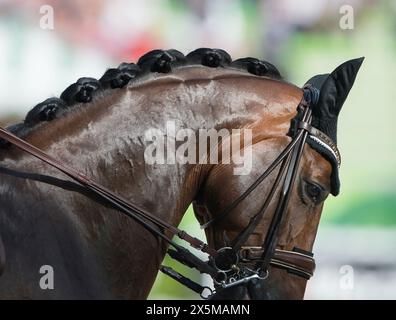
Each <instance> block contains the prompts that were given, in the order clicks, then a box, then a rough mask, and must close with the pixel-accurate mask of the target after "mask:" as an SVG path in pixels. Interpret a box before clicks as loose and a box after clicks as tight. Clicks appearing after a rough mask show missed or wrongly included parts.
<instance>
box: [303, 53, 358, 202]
mask: <svg viewBox="0 0 396 320" xmlns="http://www.w3.org/2000/svg"><path fill="white" fill-rule="evenodd" d="M363 60H364V58H358V59H353V60H349V61H347V62H344V63H343V64H341V65H340V66H339V67H337V68H336V69H335V70H334V71H333V72H332V73H330V74H321V75H317V76H314V77H313V78H311V79H310V80H308V81H307V83H306V84H310V85H312V86H313V87H315V88H317V89H319V91H320V95H319V100H318V102H317V104H316V105H315V106H312V122H311V124H312V126H314V127H315V128H317V129H319V130H320V131H322V132H323V133H325V134H326V135H327V136H329V137H330V138H331V139H332V140H333V142H334V143H337V120H338V115H339V113H340V111H341V108H342V105H343V104H344V102H345V100H346V98H347V96H348V93H349V91H350V90H351V88H352V86H353V83H354V82H355V78H356V75H357V73H358V71H359V68H360V66H361V65H362V62H363ZM307 141H308V144H309V145H310V146H311V147H312V148H313V149H315V150H316V151H318V152H319V153H320V154H322V155H323V156H324V157H325V158H327V159H328V160H329V161H330V163H331V164H332V168H333V170H332V173H331V193H332V194H333V195H337V194H338V193H339V189H340V181H339V176H338V174H339V173H338V163H337V161H336V159H334V156H332V155H331V154H330V153H328V150H327V149H326V148H324V147H323V146H322V145H320V144H318V143H317V142H316V141H315V140H313V139H311V138H308V140H307Z"/></svg>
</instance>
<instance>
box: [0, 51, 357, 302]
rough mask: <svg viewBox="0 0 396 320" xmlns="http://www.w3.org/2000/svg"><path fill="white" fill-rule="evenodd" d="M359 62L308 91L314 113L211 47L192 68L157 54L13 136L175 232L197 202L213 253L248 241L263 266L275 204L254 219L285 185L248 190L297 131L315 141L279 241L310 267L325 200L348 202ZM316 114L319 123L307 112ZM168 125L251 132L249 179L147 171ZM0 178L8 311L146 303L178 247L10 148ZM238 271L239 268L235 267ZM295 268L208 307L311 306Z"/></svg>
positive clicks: (222, 167) (197, 169)
mask: <svg viewBox="0 0 396 320" xmlns="http://www.w3.org/2000/svg"><path fill="white" fill-rule="evenodd" d="M362 60H363V59H362V58H360V59H354V60H350V61H347V62H345V63H343V64H342V65H340V66H339V67H338V68H336V69H335V70H334V71H333V72H332V73H330V74H323V75H318V76H315V77H313V78H312V79H310V80H309V81H308V84H309V86H311V93H312V92H313V93H312V96H315V99H314V100H315V101H314V103H311V106H312V108H308V107H307V104H306V103H305V102H306V101H305V100H306V99H304V97H305V94H304V93H305V91H304V90H302V89H301V88H299V87H297V86H295V85H293V84H291V83H288V82H286V81H284V80H283V79H282V78H281V76H280V74H279V72H278V70H277V69H276V68H275V67H274V66H273V65H272V64H270V63H268V62H266V61H261V60H258V59H254V58H243V59H238V60H234V61H233V60H232V59H231V57H230V56H229V54H228V53H226V52H225V51H223V50H220V49H208V48H201V49H197V50H195V51H193V52H191V53H189V54H188V55H187V56H184V55H183V54H182V53H180V52H179V51H176V50H154V51H151V52H149V53H147V54H145V55H144V56H143V57H141V58H140V59H139V61H138V62H137V64H133V63H122V64H121V65H120V66H119V67H118V68H114V69H109V70H107V71H106V73H105V74H104V75H103V76H102V77H101V78H100V79H99V80H96V79H93V78H81V79H79V80H78V81H77V82H76V83H75V84H72V85H71V86H69V87H68V88H67V89H66V90H65V91H64V92H63V93H62V94H61V95H60V98H49V99H47V100H45V101H44V102H42V103H40V104H38V105H37V106H36V107H34V108H33V109H32V110H31V111H30V112H29V113H28V114H27V116H26V118H25V120H24V121H23V122H21V123H18V124H16V125H13V126H10V127H9V128H7V129H8V131H10V132H12V133H13V134H15V135H16V136H18V137H20V138H23V139H24V140H25V141H26V142H28V143H29V144H31V145H33V146H36V147H38V148H39V149H40V150H42V151H44V152H46V153H47V154H50V155H52V156H54V157H55V158H57V159H58V160H59V161H61V162H62V163H65V164H67V165H69V166H71V167H74V168H75V169H77V170H78V171H79V172H82V173H83V174H85V175H86V176H88V177H90V178H92V179H93V180H94V181H96V182H97V183H100V184H101V185H104V186H106V188H108V189H109V190H112V191H113V192H114V193H115V194H118V195H120V196H122V197H124V198H125V199H128V200H130V201H131V202H132V203H134V204H136V205H137V206H139V207H140V208H144V210H147V211H148V212H150V213H152V214H153V215H154V216H155V217H157V218H158V219H161V221H166V222H167V223H169V224H171V225H172V226H175V227H176V226H178V224H179V223H180V221H181V219H182V217H183V215H184V213H185V212H186V210H187V208H188V206H189V205H190V204H191V203H192V204H193V207H194V212H195V215H196V217H197V219H198V221H199V222H200V223H201V224H202V225H204V226H205V232H206V237H207V240H208V245H209V246H210V247H211V248H214V249H215V250H218V249H220V250H222V249H224V248H226V249H227V248H229V247H232V246H233V245H236V244H235V243H236V242H237V243H239V247H240V248H248V249H252V250H250V251H249V252H248V253H253V254H254V250H253V248H257V247H258V248H261V244H262V243H263V241H264V240H265V239H266V236H267V235H268V233H270V231H271V230H272V229H273V226H272V224H273V219H274V217H275V216H276V214H277V199H278V197H273V198H270V201H266V202H268V203H266V210H265V214H260V215H258V214H256V215H255V213H256V212H260V208H261V207H262V206H263V203H264V202H265V199H266V196H267V195H268V194H270V193H272V194H273V195H274V194H275V195H278V194H281V193H282V190H281V188H282V184H280V183H278V184H277V182H279V181H277V180H278V178H277V177H279V176H280V178H282V177H283V176H282V174H280V171H281V170H282V166H281V168H279V170H278V169H275V170H273V171H272V172H271V173H270V174H268V176H267V177H266V180H265V183H259V184H257V185H256V186H255V187H254V188H253V189H251V190H249V188H250V186H251V185H252V184H254V182H255V181H257V178H258V177H260V175H261V174H262V172H264V171H265V170H266V168H268V167H270V166H271V164H273V162H274V159H276V158H277V157H278V155H279V154H281V153H282V150H284V149H285V148H287V146H288V145H289V144H290V141H293V130H294V131H296V130H297V131H298V130H301V132H303V131H304V130H305V131H304V132H306V131H307V133H306V140H304V141H306V142H307V143H306V144H304V141H302V143H301V148H300V156H301V159H300V161H299V164H298V162H296V163H297V165H296V166H295V170H294V171H291V173H292V174H293V175H294V176H295V182H294V184H293V183H291V184H290V185H289V189H290V191H289V192H288V201H286V205H285V207H284V208H283V211H284V217H283V218H282V219H281V220H280V221H278V224H277V225H276V227H278V229H279V231H278V232H277V234H278V236H276V237H275V238H274V239H276V241H275V240H274V241H272V242H271V245H272V244H275V246H274V248H273V249H274V250H277V251H276V252H277V253H279V254H280V253H282V252H283V253H288V252H295V253H296V255H301V257H303V258H304V259H305V258H307V257H308V256H309V255H310V251H312V247H313V243H314V240H315V236H316V231H317V227H318V224H319V219H320V215H321V212H322V208H323V203H324V200H325V199H326V197H327V196H328V194H329V193H332V194H333V195H337V194H338V192H339V178H338V165H339V160H340V159H339V154H338V151H337V149H336V141H337V140H336V129H337V118H338V114H339V112H340V110H341V107H342V105H343V103H344V101H345V99H346V97H347V95H348V93H349V90H350V89H351V87H352V85H353V83H354V80H355V77H356V74H357V72H358V70H359V67H360V65H361V63H362ZM313 89H315V90H316V91H315V90H313ZM315 94H316V95H315ZM308 109H310V110H309V112H312V115H311V116H309V115H306V114H305V113H304V114H303V113H302V111H303V110H308ZM311 109H312V110H311ZM307 112H308V111H307ZM304 119H305V120H304ZM307 119H310V120H309V121H308V120H307ZM168 121H173V122H176V123H177V124H178V125H179V126H180V127H181V128H189V130H192V132H194V133H195V134H197V133H198V131H199V130H200V129H216V130H221V129H227V130H232V129H246V128H248V129H250V130H251V132H252V137H253V139H252V142H251V144H250V147H251V150H252V159H251V160H252V168H251V171H250V172H249V173H248V174H245V175H235V174H234V171H233V170H234V169H235V166H236V165H235V164H233V163H229V164H225V163H222V162H221V161H220V162H219V163H215V164H213V163H196V164H194V163H172V164H158V163H157V164H155V163H154V164H148V163H147V162H146V161H145V157H144V152H145V149H146V148H147V145H148V142H147V141H146V140H145V139H144V136H145V133H146V132H147V130H150V129H153V128H155V129H160V130H163V131H165V126H166V123H167V122H168ZM293 124H294V125H293ZM315 130H316V131H315ZM308 131H309V132H308ZM315 132H319V133H321V134H320V135H319V138H320V137H323V138H326V139H327V140H326V139H319V138H318V135H316V134H315ZM300 136H303V133H301V134H300ZM167 138H169V137H167ZM242 147H243V148H247V145H244V146H242ZM296 154H297V153H296ZM293 155H294V153H293V154H290V157H289V156H287V158H293ZM285 159H286V158H285ZM290 161H292V160H290ZM286 171H287V170H286ZM277 172H278V175H277ZM287 172H288V171H287ZM285 175H286V178H285V179H286V180H287V175H288V174H287V173H286V174H285ZM0 177H1V180H0V194H1V197H0V238H1V241H0V257H1V259H0V264H2V265H3V267H4V266H5V268H4V273H3V275H2V276H1V277H0V298H1V299H21V298H22V299H145V298H147V296H148V294H149V292H150V290H151V287H152V285H153V283H154V280H155V278H156V275H157V273H158V270H159V268H160V265H161V263H162V261H163V259H164V256H165V254H166V251H167V249H168V243H167V242H166V241H164V239H163V238H161V237H158V236H155V235H154V236H153V233H152V232H150V230H148V228H145V227H144V226H142V225H141V224H139V223H138V222H137V221H135V220H134V219H129V218H128V217H126V216H125V215H122V214H121V213H120V212H119V211H118V210H116V209H115V208H114V207H112V206H109V205H108V204H106V203H103V201H100V199H99V200H98V199H97V198H96V197H95V194H92V193H90V192H89V191H87V190H86V189H85V188H83V187H81V186H80V185H78V184H76V183H74V182H73V181H71V180H70V179H68V178H66V177H65V175H63V174H62V173H60V172H59V171H58V170H56V169H55V168H53V167H51V166H48V165H44V164H43V162H42V161H40V160H39V159H37V158H34V157H32V156H31V155H29V154H27V153H25V152H22V151H21V150H20V149H18V148H16V147H15V146H12V145H10V143H9V142H7V141H4V140H2V141H1V147H0ZM293 181H294V180H293ZM274 185H275V186H276V187H274V188H272V189H271V187H272V186H274ZM283 186H285V184H283ZM246 190H249V191H250V192H249V193H248V194H246ZM242 195H243V199H242V198H241V201H239V202H238V203H237V204H236V205H235V206H234V207H233V208H231V210H228V211H227V210H226V209H227V208H229V204H230V203H232V202H233V201H234V200H235V199H238V197H241V196H242ZM279 197H281V195H280V196H279ZM220 213H222V214H220ZM224 213H226V214H224ZM252 220H254V227H252V223H251V221H252ZM247 229H248V230H249V232H248V233H246V232H244V230H247ZM164 233H165V234H166V232H164ZM241 234H243V236H242V238H243V241H241V236H240V235H241ZM3 247H4V249H3ZM219 252H220V251H219ZM274 261H275V259H273V261H272V262H274ZM247 265H249V263H247ZM42 266H50V267H51V268H52V269H53V273H54V288H52V290H48V289H43V288H42V287H41V286H40V278H41V277H42V276H43V275H42V274H40V270H41V268H42ZM279 266H280V268H279ZM231 267H232V268H238V266H237V265H236V262H235V263H234V262H233V263H232V266H231ZM294 267H296V265H295V266H294ZM294 267H293V263H291V264H289V267H287V268H282V263H281V260H278V265H276V263H272V264H271V265H270V266H269V267H268V269H266V270H265V271H266V272H267V274H266V276H265V277H264V276H263V277H260V276H259V275H258V273H257V274H256V273H254V274H252V275H255V278H254V279H252V280H251V281H245V280H246V278H241V279H240V280H241V281H240V284H239V283H238V285H231V284H232V283H231V282H230V283H229V286H226V288H224V289H223V290H220V289H219V290H216V293H215V294H213V295H212V297H211V298H213V299H302V298H303V297H304V292H305V287H306V282H307V277H299V276H298V274H296V273H298V272H292V271H293V270H294V271H298V270H297V269H298V268H294ZM1 269H2V268H1V267H0V271H1ZM218 269H219V270H222V269H221V268H218ZM238 270H239V269H238ZM244 270H250V269H248V268H247V267H246V269H244ZM238 272H240V270H239V271H238ZM223 273H224V272H223ZM299 273H300V274H301V270H300V271H299ZM234 280H235V279H234ZM234 280H233V281H234ZM242 280H243V281H242ZM219 283H221V281H220V280H219V281H218V282H217V281H216V284H217V287H219Z"/></svg>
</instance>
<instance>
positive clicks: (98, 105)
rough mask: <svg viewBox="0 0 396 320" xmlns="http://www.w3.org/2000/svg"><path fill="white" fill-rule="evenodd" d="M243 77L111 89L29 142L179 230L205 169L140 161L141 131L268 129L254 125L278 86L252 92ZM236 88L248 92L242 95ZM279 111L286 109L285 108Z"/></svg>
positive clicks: (34, 134) (142, 137)
mask: <svg viewBox="0 0 396 320" xmlns="http://www.w3.org/2000/svg"><path fill="white" fill-rule="evenodd" d="M240 80H241V81H240V82H239V83H238V82H237V81H236V80H235V78H230V79H229V81H230V83H224V82H226V80H225V79H222V81H221V82H220V81H214V80H212V79H196V80H190V81H189V82H188V83H183V84H182V85H181V84H180V83H177V85H175V81H174V79H173V78H171V79H166V78H165V79H163V80H161V83H160V85H157V86H155V85H153V84H152V83H148V85H140V86H135V87H129V88H126V89H123V90H121V91H118V92H116V93H114V92H110V93H108V94H107V95H106V96H105V97H102V98H101V99H100V100H99V99H98V100H97V101H96V102H94V103H92V105H88V106H86V105H82V106H79V107H76V108H78V109H80V110H76V111H75V112H73V113H71V114H69V115H67V116H66V117H64V118H61V119H58V120H56V121H55V122H53V123H49V124H46V125H44V126H43V127H42V128H41V129H38V130H37V131H36V132H34V133H33V134H32V135H31V136H30V137H29V138H28V140H29V141H31V142H32V143H33V144H34V145H37V146H38V147H40V148H42V149H44V150H46V151H47V152H49V153H50V154H51V155H54V156H55V157H56V158H58V159H61V160H62V161H64V162H65V163H67V164H69V165H71V166H73V167H75V168H76V169H78V170H80V171H82V172H83V173H86V174H87V175H88V176H89V177H92V178H93V179H94V180H96V181H97V182H99V183H102V184H103V185H105V186H106V187H107V188H108V189H110V190H113V191H114V192H116V193H118V194H121V195H122V196H124V197H126V198H127V199H130V200H131V201H132V202H133V203H135V204H137V205H140V206H142V207H143V208H145V209H146V210H148V211H150V212H152V213H154V214H156V215H158V216H160V217H161V218H162V219H164V220H166V221H169V222H171V223H173V224H174V225H177V224H178V223H179V222H180V220H181V218H182V216H183V214H184V212H185V211H186V209H187V207H188V205H189V204H190V203H191V201H192V200H193V199H194V197H195V195H196V194H197V191H198V189H199V187H200V185H201V182H202V181H203V180H204V179H205V176H206V174H207V172H208V170H209V169H210V166H205V165H188V164H180V163H175V164H169V163H168V164H161V165H158V164H153V165H149V164H147V163H146V162H145V159H144V151H145V148H146V147H147V145H148V143H149V142H147V141H145V140H144V137H145V134H146V133H147V132H148V131H149V130H152V129H159V130H160V131H161V132H163V133H164V134H167V128H166V126H167V124H168V123H169V122H171V123H174V124H175V126H176V127H178V128H188V129H190V130H193V131H194V132H197V131H198V130H199V129H202V128H205V129H213V128H215V129H222V128H225V129H233V128H241V127H244V126H249V125H251V124H252V123H254V122H256V123H259V125H258V128H260V126H264V125H267V124H266V123H262V124H260V121H259V120H260V119H262V118H265V116H263V112H265V110H267V112H268V109H270V108H268V106H269V105H270V104H271V99H270V98H271V97H270V98H268V96H267V97H265V95H263V94H260V93H262V90H264V92H265V91H266V90H267V91H268V86H271V87H272V96H275V97H277V93H278V92H279V91H280V90H282V89H284V88H283V87H282V86H283V84H282V83H274V82H272V81H269V80H268V81H265V82H264V83H263V82H261V86H264V87H263V88H260V86H256V87H254V88H252V83H250V84H249V83H246V82H249V81H247V79H244V78H241V79H240ZM248 80H249V78H248ZM250 80H252V79H250ZM253 80H257V79H255V78H253ZM274 84H275V85H274ZM241 88H242V89H244V90H245V93H246V94H244V95H241V94H240V91H239V90H238V89H241ZM227 89H228V90H227ZM203 91H204V92H205V94H202V92H203ZM248 91H250V92H248ZM270 96H271V95H270ZM277 98H278V100H279V97H277ZM288 103H289V104H290V102H289V101H288ZM264 106H266V107H267V109H266V108H264ZM276 108H277V107H276V106H275V111H276ZM282 108H283V109H284V110H287V105H286V107H285V105H283V106H282ZM284 110H283V112H285V111H284ZM288 113H290V112H286V114H288ZM278 114H279V112H278ZM267 120H268V117H267ZM258 131H259V132H260V133H261V131H262V130H258ZM171 138H172V137H171Z"/></svg>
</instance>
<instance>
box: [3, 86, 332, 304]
mask: <svg viewBox="0 0 396 320" xmlns="http://www.w3.org/2000/svg"><path fill="white" fill-rule="evenodd" d="M303 90H304V95H303V97H302V99H301V101H300V103H299V105H298V108H297V110H298V112H299V113H302V119H301V120H299V121H298V125H297V128H296V133H295V134H294V136H293V137H292V140H291V142H290V143H289V144H288V146H287V147H286V148H285V149H284V150H283V151H282V152H281V154H280V155H279V156H278V157H277V158H276V159H275V160H274V161H273V163H272V164H271V165H270V166H269V167H268V168H267V170H266V171H265V172H264V173H263V174H262V175H261V176H260V177H259V178H258V179H257V180H256V181H255V182H254V183H253V184H252V185H251V186H250V187H249V188H248V189H247V190H246V191H245V192H244V193H243V194H241V195H240V196H239V197H238V198H237V199H235V200H234V201H233V202H232V203H231V204H230V205H229V206H228V207H227V208H226V209H225V210H224V211H223V212H221V213H220V214H218V215H216V217H215V218H214V219H212V220H210V221H208V222H207V223H205V224H204V225H203V226H202V228H208V227H211V226H213V225H214V224H215V223H216V222H218V221H219V220H220V219H223V218H225V217H226V216H227V215H228V214H229V213H230V212H231V211H232V210H233V209H234V208H235V207H236V206H237V205H238V204H239V203H240V202H241V201H242V200H244V199H245V198H246V197H247V196H248V195H249V194H250V193H251V192H252V191H253V190H254V189H255V188H256V187H257V186H258V185H259V184H260V183H261V182H262V181H263V180H264V179H265V178H266V177H267V176H268V175H269V174H270V173H271V172H272V171H273V170H274V169H275V168H277V167H278V166H279V165H280V169H279V172H278V176H277V178H276V180H275V182H274V184H273V186H272V188H271V190H270V192H269V195H268V197H267V199H266V201H265V202H264V204H263V205H262V207H261V208H260V210H259V211H258V212H257V213H256V214H255V215H254V216H253V217H252V219H251V220H250V222H249V224H248V226H247V227H246V228H245V229H244V230H242V232H241V233H240V234H239V235H238V236H237V238H236V239H234V241H233V245H232V246H231V247H223V248H220V249H218V250H216V249H214V248H211V247H209V246H208V245H207V244H206V243H204V242H203V241H201V240H199V239H197V238H195V237H193V236H191V235H189V234H188V233H187V232H185V231H183V230H181V229H179V228H177V227H175V226H173V225H171V224H169V223H168V222H166V221H163V220H162V219H160V218H158V217H157V216H155V215H153V214H151V213H150V212H147V211H146V210H144V209H143V208H140V207H139V206H137V205H135V204H132V203H131V202H129V201H128V200H126V199H124V198H122V197H121V196H119V195H116V194H115V193H113V192H112V191H110V190H108V189H106V188H105V187H104V186H102V185H100V184H98V183H96V182H94V181H93V180H91V179H89V178H88V177H87V176H86V175H84V174H82V173H81V172H79V171H77V170H75V169H73V168H71V167H69V166H67V165H65V164H63V163H61V162H60V161H58V160H57V159H55V158H53V157H52V156H50V155H49V154H47V153H45V152H44V151H42V150H40V149H39V148H37V147H35V146H33V145H31V144H30V143H28V142H26V141H24V140H22V139H20V138H18V137H17V136H15V135H14V134H12V133H10V132H8V131H7V130H5V129H3V128H2V127H0V138H2V139H4V140H6V141H8V142H9V143H10V144H12V145H14V146H15V147H17V148H19V149H21V150H22V151H24V152H26V153H29V154H30V155H32V156H34V157H36V158H38V159H40V160H41V161H43V162H45V163H47V164H48V165H50V166H52V167H54V168H56V169H58V170H59V171H61V172H63V173H64V174H65V175H67V176H69V177H70V178H71V179H73V180H74V181H75V182H77V183H78V184H80V185H81V186H83V187H84V188H86V189H88V190H89V191H91V192H92V193H94V194H95V195H96V196H98V197H99V198H100V199H101V200H104V202H105V203H107V204H109V205H111V207H113V208H114V209H117V210H118V211H120V212H121V213H123V214H125V215H126V216H128V217H130V218H132V219H134V220H135V221H136V222H138V223H139V224H141V225H142V226H143V227H144V228H146V229H147V230H148V231H150V232H151V233H152V234H153V235H155V236H157V237H159V238H160V239H162V240H163V241H165V242H166V243H168V244H169V246H170V248H169V249H168V254H169V255H170V256H171V257H172V258H173V259H176V260H177V261H179V262H181V263H183V264H185V265H187V266H188V267H190V268H195V269H197V270H198V271H199V272H201V273H206V274H209V275H210V276H211V277H212V278H213V280H214V284H215V291H214V290H212V289H211V288H209V287H204V286H201V285H200V284H198V283H196V282H194V281H192V280H190V279H189V278H186V277H184V276H183V275H181V274H180V273H178V272H177V271H175V270H173V269H172V268H170V267H167V266H161V267H160V270H161V271H162V272H164V273H165V274H167V275H168V276H170V277H172V278H173V279H175V280H177V281H179V282H180V283H182V284H183V285H185V286H187V287H188V288H190V289H192V290H193V291H195V292H196V293H198V294H200V296H201V297H202V298H204V299H206V298H208V297H210V296H212V295H213V294H214V293H215V292H216V291H220V290H223V289H226V288H229V287H232V286H236V285H240V284H243V283H247V282H249V281H251V280H253V279H265V278H267V277H268V268H269V266H270V265H271V266H273V267H276V268H281V269H285V270H287V271H288V272H290V273H294V274H296V275H298V276H301V277H303V278H305V279H309V278H310V277H312V275H313V272H314V270H315V260H314V259H313V254H312V253H310V252H307V251H304V250H301V249H298V248H294V249H293V250H291V251H289V250H281V249H277V248H276V245H277V242H278V241H277V240H278V236H279V230H280V227H281V225H282V221H283V218H284V216H285V213H286V210H287V206H288V202H289V199H290V196H291V191H292V188H293V185H294V182H295V179H296V175H297V170H298V167H299V162H300V159H301V156H302V153H303V148H304V145H305V142H306V139H307V137H308V136H310V137H313V138H315V139H318V140H320V141H321V142H322V143H324V144H326V146H327V147H329V148H331V149H332V150H333V152H334V153H335V154H337V155H339V152H338V150H337V147H336V146H335V144H334V143H332V141H331V139H330V138H329V137H328V136H327V135H325V134H324V133H323V132H320V131H319V130H318V129H316V128H313V127H312V126H311V125H310V123H311V120H312V115H311V108H312V106H313V105H315V104H316V102H317V99H318V95H319V94H318V90H317V89H315V88H314V87H311V86H306V87H304V88H303ZM337 159H338V158H337ZM282 178H283V186H282V188H281V192H280V196H279V200H278V204H277V207H276V210H275V213H274V215H273V218H272V221H271V224H270V226H269V229H268V232H267V235H266V237H265V240H264V243H263V244H262V246H257V247H252V246H244V243H245V242H246V240H247V239H248V237H249V235H250V234H251V233H252V232H253V231H254V230H255V228H256V227H257V225H258V224H259V222H260V221H261V219H262V217H263V215H264V213H265V211H266V209H267V208H268V206H269V203H270V202H271V200H272V199H273V198H274V195H275V190H276V189H277V187H278V186H279V185H280V182H281V180H282ZM174 236H177V237H178V238H180V239H181V240H184V241H185V242H187V243H188V244H189V245H190V246H191V247H193V248H195V249H197V250H199V251H202V252H204V253H206V254H208V256H209V260H207V261H204V260H202V259H200V258H198V257H197V256H196V255H195V254H193V253H192V252H190V250H188V249H187V248H185V247H183V246H181V245H179V244H178V243H176V242H175V241H173V240H172V239H173V237H174Z"/></svg>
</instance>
